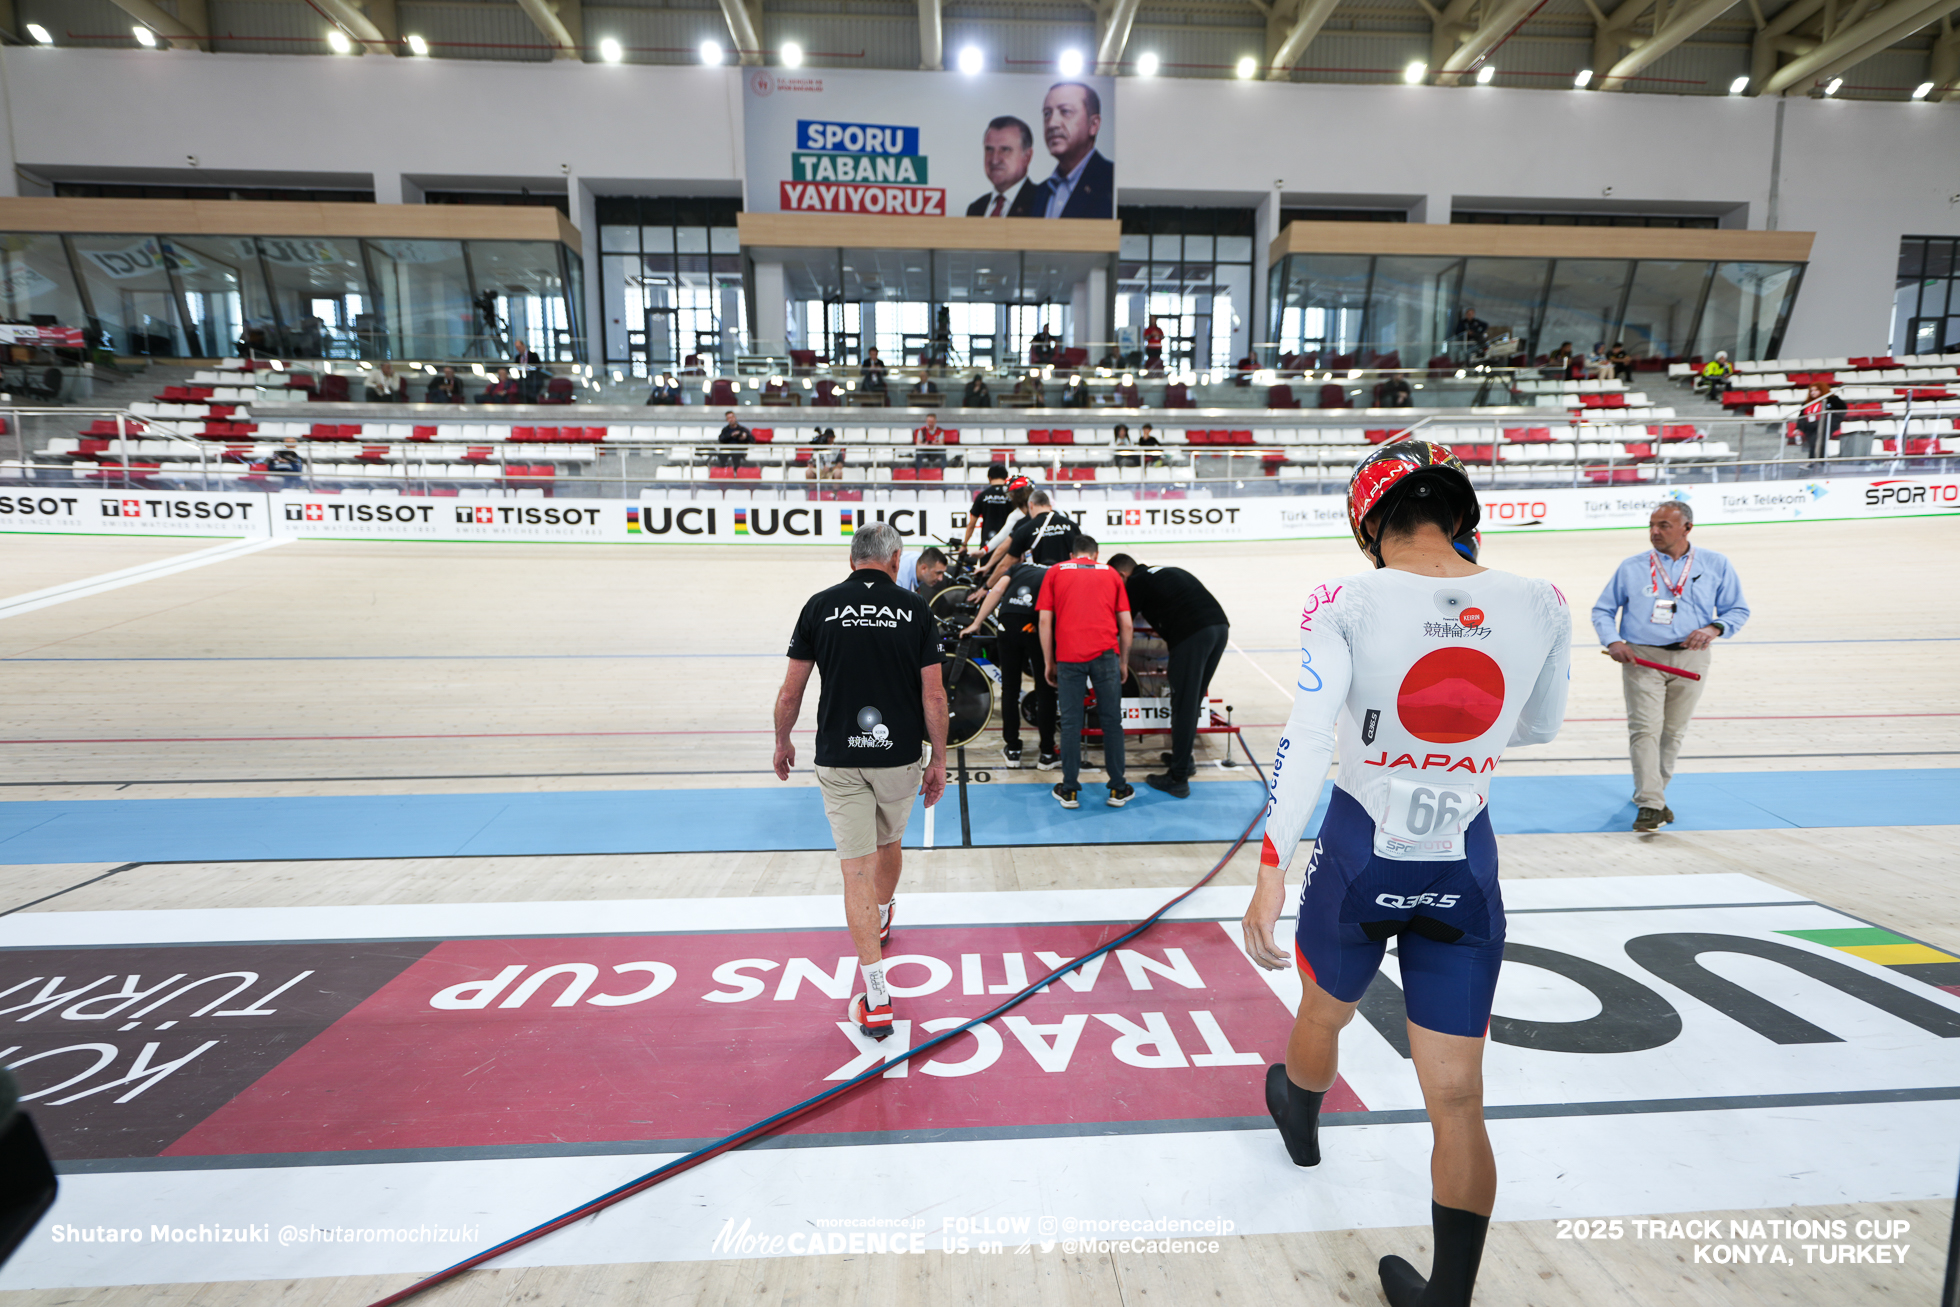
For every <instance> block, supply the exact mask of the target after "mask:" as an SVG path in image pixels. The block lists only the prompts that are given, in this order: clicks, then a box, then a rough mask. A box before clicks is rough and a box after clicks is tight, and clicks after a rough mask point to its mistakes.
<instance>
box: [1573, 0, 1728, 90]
mask: <svg viewBox="0 0 1960 1307" xmlns="http://www.w3.org/2000/svg"><path fill="white" fill-rule="evenodd" d="M1739 2H1740V0H1700V2H1699V3H1696V4H1690V5H1688V6H1687V7H1686V8H1685V9H1676V10H1675V12H1674V13H1673V15H1672V16H1670V17H1669V18H1668V20H1667V21H1666V22H1665V23H1663V24H1661V27H1660V30H1659V31H1657V32H1655V33H1654V34H1653V35H1652V36H1650V37H1648V38H1647V39H1646V40H1645V41H1642V42H1641V43H1640V44H1639V45H1637V46H1635V47H1634V48H1633V49H1632V50H1631V51H1630V52H1628V53H1627V54H1626V55H1625V56H1623V57H1622V58H1621V59H1620V60H1619V61H1618V62H1616V63H1615V64H1614V65H1613V66H1612V67H1611V68H1610V69H1608V70H1607V73H1606V76H1605V77H1603V78H1601V79H1600V83H1599V89H1600V90H1602V91H1620V90H1625V89H1626V84H1627V78H1629V77H1632V76H1633V75H1634V74H1636V73H1638V72H1640V71H1641V70H1642V69H1644V68H1646V67H1647V66H1648V65H1650V64H1652V63H1653V62H1654V61H1655V60H1656V59H1659V58H1660V57H1661V56H1662V55H1664V54H1666V53H1667V52H1668V51H1670V50H1672V49H1673V48H1674V47H1675V46H1677V45H1680V44H1681V43H1682V42H1683V41H1685V40H1687V39H1688V38H1689V37H1691V36H1693V35H1694V34H1695V33H1696V32H1699V31H1700V30H1701V29H1702V28H1704V27H1706V26H1708V25H1709V24H1710V23H1712V22H1714V21H1715V20H1716V19H1718V18H1720V17H1721V16H1722V15H1723V14H1726V13H1727V12H1728V11H1729V10H1731V9H1733V8H1735V7H1736V5H1737V4H1738V3H1739Z"/></svg>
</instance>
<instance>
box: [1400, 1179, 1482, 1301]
mask: <svg viewBox="0 0 1960 1307" xmlns="http://www.w3.org/2000/svg"><path fill="white" fill-rule="evenodd" d="M1429 1221H1430V1227H1431V1229H1433V1230H1434V1231H1435V1236H1436V1238H1435V1242H1436V1257H1435V1260H1434V1262H1433V1263H1432V1264H1431V1266H1430V1269H1429V1279H1428V1281H1427V1282H1426V1283H1425V1281H1424V1280H1423V1278H1422V1277H1421V1276H1420V1275H1417V1274H1416V1270H1415V1267H1413V1266H1411V1265H1409V1264H1408V1263H1407V1262H1406V1261H1404V1260H1402V1259H1401V1258H1400V1257H1384V1258H1382V1260H1381V1265H1380V1267H1379V1268H1378V1271H1379V1273H1380V1275H1381V1279H1382V1293H1383V1294H1384V1295H1385V1296H1386V1297H1387V1298H1388V1304H1389V1307H1470V1291H1471V1290H1472V1289H1473V1288H1475V1287H1476V1284H1477V1265H1478V1263H1480V1262H1481V1261H1482V1260H1483V1256H1484V1236H1485V1235H1487V1234H1489V1233H1490V1218H1489V1217H1488V1216H1479V1215H1477V1214H1476V1213H1475V1212H1466V1211H1463V1210H1461V1209H1460V1208H1455V1207H1444V1206H1443V1205H1442V1204H1441V1203H1438V1202H1436V1201H1434V1200H1433V1199H1432V1200H1431V1201H1430V1204H1429Z"/></svg>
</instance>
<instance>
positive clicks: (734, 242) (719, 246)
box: [708, 227, 742, 254]
mask: <svg viewBox="0 0 1960 1307" xmlns="http://www.w3.org/2000/svg"><path fill="white" fill-rule="evenodd" d="M708 237H709V248H710V249H711V250H712V251H713V252H714V253H716V254H740V253H741V252H742V234H741V232H740V231H739V230H738V229H736V228H734V227H715V228H713V229H711V230H710V231H709V233H708Z"/></svg>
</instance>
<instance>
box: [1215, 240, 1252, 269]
mask: <svg viewBox="0 0 1960 1307" xmlns="http://www.w3.org/2000/svg"><path fill="white" fill-rule="evenodd" d="M1218 261H1219V262H1220V263H1250V262H1252V237H1250V236H1220V237H1219V238H1218Z"/></svg>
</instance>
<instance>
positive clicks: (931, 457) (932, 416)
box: [912, 413, 946, 467]
mask: <svg viewBox="0 0 1960 1307" xmlns="http://www.w3.org/2000/svg"><path fill="white" fill-rule="evenodd" d="M912 443H913V444H914V445H915V446H917V445H932V446H935V448H933V449H931V450H929V451H928V450H925V449H920V450H917V451H916V452H915V453H914V454H913V455H912V465H913V466H914V467H945V466H946V453H945V451H944V450H943V449H940V448H937V446H942V445H944V444H945V443H946V432H945V430H944V428H942V427H941V426H940V425H939V415H938V414H937V413H928V414H927V415H926V424H925V425H924V426H922V427H915V428H913V431H912Z"/></svg>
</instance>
